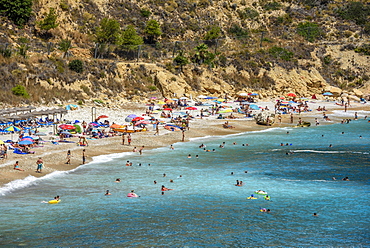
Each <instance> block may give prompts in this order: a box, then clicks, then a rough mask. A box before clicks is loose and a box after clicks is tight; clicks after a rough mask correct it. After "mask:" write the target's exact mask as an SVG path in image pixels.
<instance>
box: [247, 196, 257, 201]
mask: <svg viewBox="0 0 370 248" xmlns="http://www.w3.org/2000/svg"><path fill="white" fill-rule="evenodd" d="M247 199H248V200H253V199H257V198H256V197H253V196H249V197H247Z"/></svg>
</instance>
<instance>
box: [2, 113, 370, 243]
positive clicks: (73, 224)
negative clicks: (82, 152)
mask: <svg viewBox="0 0 370 248" xmlns="http://www.w3.org/2000/svg"><path fill="white" fill-rule="evenodd" d="M369 126H370V123H368V122H367V121H365V120H357V121H352V122H351V123H350V124H334V125H328V126H318V127H310V128H272V129H269V130H265V131H256V132H247V133H244V134H240V135H230V136H224V137H209V138H207V139H204V138H203V139H199V138H198V139H194V140H193V141H191V142H187V143H177V144H174V147H175V150H170V149H169V148H167V147H166V148H159V149H155V150H152V151H146V150H145V151H144V154H143V155H141V156H139V155H136V154H132V153H122V154H113V155H108V156H100V157H97V158H95V160H94V162H92V163H90V164H88V165H85V166H82V167H79V168H78V169H76V170H73V171H71V172H68V173H65V172H60V173H54V174H53V175H50V176H48V177H46V178H44V179H35V178H32V177H30V178H28V179H27V180H23V181H17V182H13V183H12V184H11V185H8V186H7V187H4V188H1V189H0V195H1V196H0V209H1V210H2V211H1V212H0V219H1V220H2V221H1V223H0V245H2V246H5V247H7V246H9V247H13V246H28V247H55V246H58V247H91V246H93V247H112V246H116V247H128V246H132V247H148V246H149V247H150V246H153V247H205V246H207V247H251V246H253V247H258V246H259V247H262V246H284V247H298V246H299V247H302V246H304V247H312V246H314V247H323V246H324V247H326V246H334V247H335V246H340V247H367V246H369V234H368V227H369V224H368V223H369V222H368V220H369V200H368V196H369V188H370V187H369V178H370V177H369V176H370V173H369V165H370V155H369V151H370V132H369ZM287 132H289V134H287ZM342 132H344V134H342ZM322 135H324V136H322ZM360 136H362V138H360ZM222 142H225V143H226V144H225V148H219V145H220V144H221V143H222ZM233 142H236V145H233V144H232V143H233ZM202 143H204V144H206V145H207V147H206V149H210V150H212V149H215V150H216V151H215V152H205V151H204V150H203V149H201V148H198V147H199V145H200V144H202ZM243 143H244V144H245V143H248V144H249V146H242V144H243ZM281 143H283V144H286V143H288V146H285V145H284V146H280V144H281ZM330 144H332V147H329V145H330ZM286 153H288V155H287V154H286ZM188 154H191V155H192V158H187V156H188ZM196 155H199V158H195V156H196ZM127 160H129V161H132V162H133V166H132V167H127V166H125V163H126V161H127ZM139 163H141V164H142V166H139V165H138V164H139ZM149 163H150V164H151V166H148V164H149ZM245 171H247V173H245ZM231 172H233V175H231ZM163 173H165V174H166V177H163ZM179 175H182V178H179ZM346 176H348V177H349V179H350V181H342V180H341V179H342V178H343V177H346ZM332 177H336V178H337V179H338V180H335V181H334V180H332ZM116 178H121V180H122V182H121V183H115V182H114V181H115V179H116ZM170 179H172V180H174V182H173V183H170V182H169V180H170ZM154 180H156V181H157V184H154V183H153V181H154ZM236 180H241V181H243V183H244V185H243V186H242V187H236V186H234V184H235V182H236ZM161 185H165V186H166V187H168V188H172V189H174V190H172V191H167V192H165V193H164V195H162V194H161V190H160V187H161ZM108 189H109V190H110V192H111V193H112V195H110V196H104V193H105V191H106V190H108ZM259 189H261V190H265V191H267V192H268V194H269V195H270V196H271V200H270V201H265V200H264V199H263V197H262V196H261V195H256V194H254V191H256V190H259ZM131 190H135V192H136V193H137V194H139V195H140V196H141V197H140V198H127V197H126V195H127V193H128V192H130V191H131ZM251 194H254V195H255V196H256V197H257V198H258V199H255V200H247V199H246V198H247V197H248V196H250V195H251ZM55 195H60V196H61V198H62V201H61V202H60V203H59V204H44V203H41V202H42V201H47V200H50V199H51V198H52V197H53V196H55ZM260 208H268V209H271V213H262V212H260ZM314 212H316V213H318V216H317V217H313V216H312V214H313V213H314Z"/></svg>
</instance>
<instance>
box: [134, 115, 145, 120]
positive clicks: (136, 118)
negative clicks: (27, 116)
mask: <svg viewBox="0 0 370 248" xmlns="http://www.w3.org/2000/svg"><path fill="white" fill-rule="evenodd" d="M141 120H144V118H143V117H140V116H138V117H135V118H134V119H132V121H141Z"/></svg>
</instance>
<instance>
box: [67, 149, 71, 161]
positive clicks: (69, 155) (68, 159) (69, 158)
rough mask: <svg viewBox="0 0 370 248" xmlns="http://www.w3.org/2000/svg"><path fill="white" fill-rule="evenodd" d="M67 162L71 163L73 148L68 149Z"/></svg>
mask: <svg viewBox="0 0 370 248" xmlns="http://www.w3.org/2000/svg"><path fill="white" fill-rule="evenodd" d="M66 159H67V162H66V164H71V150H68V151H67V158H66Z"/></svg>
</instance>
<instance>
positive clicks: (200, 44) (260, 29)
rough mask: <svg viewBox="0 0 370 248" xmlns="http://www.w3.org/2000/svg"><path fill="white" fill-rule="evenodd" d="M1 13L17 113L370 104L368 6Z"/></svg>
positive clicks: (267, 2)
mask: <svg viewBox="0 0 370 248" xmlns="http://www.w3.org/2000/svg"><path fill="white" fill-rule="evenodd" d="M0 14H1V20H2V23H3V24H2V25H1V27H0V63H1V66H0V76H1V79H2V80H1V81H0V85H1V88H2V90H1V91H0V101H1V102H2V103H6V104H12V105H17V104H29V103H53V104H55V103H62V102H64V101H75V102H78V103H80V104H83V103H84V102H86V101H95V102H97V103H109V104H118V103H120V102H124V101H125V100H135V101H136V100H137V101H140V100H144V99H145V98H147V97H148V96H165V97H171V98H173V97H178V96H182V95H186V96H190V95H192V96H196V95H201V94H202V95H210V94H212V95H217V96H218V95H224V94H231V95H233V94H237V93H238V92H242V91H243V92H252V91H253V92H258V93H259V95H260V97H263V98H269V97H273V96H277V95H285V94H286V93H288V92H295V93H297V94H298V95H300V96H302V97H309V96H311V95H312V94H321V93H323V92H324V91H331V92H333V93H334V95H335V96H340V95H342V94H343V93H346V94H347V93H348V94H350V95H351V94H352V95H356V96H359V97H363V96H364V95H366V94H369V88H370V64H369V61H370V59H369V58H370V40H369V35H370V4H369V2H368V1H366V0H363V1H353V2H352V1H344V0H343V1H339V0H338V1H337V0H279V1H278V0H276V1H271V0H237V1H227V0H223V1H218V0H177V1H175V0H140V1H139V0H137V1H135V0H131V1H122V0H110V1H108V0H55V1H51V0H34V1H32V0H12V1H11V0H0Z"/></svg>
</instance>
